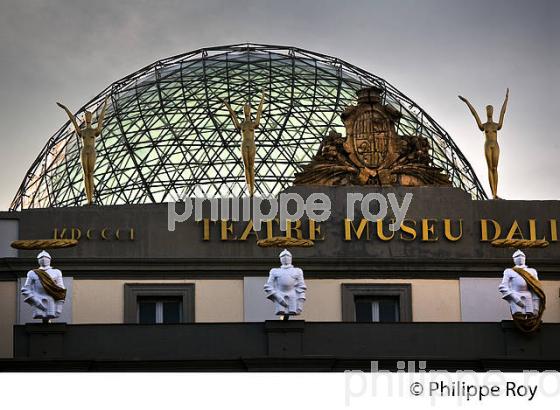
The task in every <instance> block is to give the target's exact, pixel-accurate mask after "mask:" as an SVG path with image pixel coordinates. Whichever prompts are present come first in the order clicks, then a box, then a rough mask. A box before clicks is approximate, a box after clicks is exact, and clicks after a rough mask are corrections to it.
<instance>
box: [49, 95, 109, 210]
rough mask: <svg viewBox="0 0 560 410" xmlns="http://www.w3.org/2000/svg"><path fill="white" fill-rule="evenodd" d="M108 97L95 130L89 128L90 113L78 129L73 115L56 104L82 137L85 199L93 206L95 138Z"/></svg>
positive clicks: (101, 126) (103, 115)
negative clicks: (64, 112)
mask: <svg viewBox="0 0 560 410" xmlns="http://www.w3.org/2000/svg"><path fill="white" fill-rule="evenodd" d="M108 100H109V97H108V96H107V97H105V102H104V103H103V108H102V109H101V114H99V119H98V121H97V128H93V127H92V126H91V119H92V117H93V113H92V112H91V111H86V112H85V123H86V125H85V127H83V128H80V126H79V125H78V122H77V121H76V118H75V117H74V115H73V114H72V113H71V112H70V110H69V109H68V108H67V107H66V106H65V105H63V104H61V103H59V102H57V103H56V104H57V105H58V106H59V107H60V108H62V109H63V110H64V111H66V114H68V117H69V118H70V121H72V124H74V129H75V130H76V134H78V136H80V137H82V141H83V144H84V145H83V148H82V152H81V160H82V169H83V171H84V185H85V188H86V197H87V203H88V205H91V204H93V190H94V185H93V171H94V169H95V159H96V158H97V154H96V152H95V137H97V136H99V135H100V134H101V131H102V130H103V118H104V117H105V111H106V110H107V101H108Z"/></svg>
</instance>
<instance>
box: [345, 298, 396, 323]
mask: <svg viewBox="0 0 560 410" xmlns="http://www.w3.org/2000/svg"><path fill="white" fill-rule="evenodd" d="M354 305H355V306H354V309H355V312H356V314H355V316H356V319H355V320H356V322H398V321H399V298H398V297H395V296H385V297H383V296H379V297H375V296H356V297H355V298H354Z"/></svg>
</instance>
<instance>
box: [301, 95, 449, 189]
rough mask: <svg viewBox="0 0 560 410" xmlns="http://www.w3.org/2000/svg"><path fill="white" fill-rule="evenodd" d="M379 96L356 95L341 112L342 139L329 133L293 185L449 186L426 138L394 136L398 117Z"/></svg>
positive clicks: (395, 111) (333, 132)
mask: <svg viewBox="0 0 560 410" xmlns="http://www.w3.org/2000/svg"><path fill="white" fill-rule="evenodd" d="M382 92H383V90H382V89H380V88H377V87H369V88H365V89H362V90H359V91H358V93H357V94H358V105H352V106H350V107H348V108H346V110H344V112H343V113H342V114H341V118H342V121H343V122H344V126H345V128H346V139H344V138H343V137H342V135H341V134H339V133H337V132H336V131H334V130H333V131H331V132H330V133H329V135H327V136H326V137H325V138H324V139H323V141H322V143H321V145H320V147H319V151H318V153H317V154H316V155H315V157H314V158H313V160H312V161H311V162H310V163H309V164H308V165H306V166H304V167H303V170H302V172H300V173H298V174H296V177H295V180H294V184H295V185H378V186H387V185H404V186H422V185H451V183H450V181H449V177H448V176H447V175H445V174H444V173H443V172H442V169H441V168H438V167H436V166H434V165H433V164H432V161H431V158H430V154H429V149H430V146H429V143H428V140H427V139H426V138H424V137H422V136H406V135H397V132H396V127H395V125H396V123H397V122H398V121H399V120H400V117H401V114H400V112H399V111H398V110H396V109H395V108H393V107H391V106H390V105H383V104H382V103H381V95H382Z"/></svg>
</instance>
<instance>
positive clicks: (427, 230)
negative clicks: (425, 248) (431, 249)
mask: <svg viewBox="0 0 560 410" xmlns="http://www.w3.org/2000/svg"><path fill="white" fill-rule="evenodd" d="M436 222H437V219H422V241H423V242H436V241H438V239H439V237H438V236H437V235H436V234H435V226H434V223H436Z"/></svg>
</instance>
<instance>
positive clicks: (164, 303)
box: [124, 283, 194, 324]
mask: <svg viewBox="0 0 560 410" xmlns="http://www.w3.org/2000/svg"><path fill="white" fill-rule="evenodd" d="M124 322H125V323H140V324H158V323H188V322H194V284H173V283H165V284H157V283H146V284H144V283H127V284H125V285H124Z"/></svg>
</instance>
